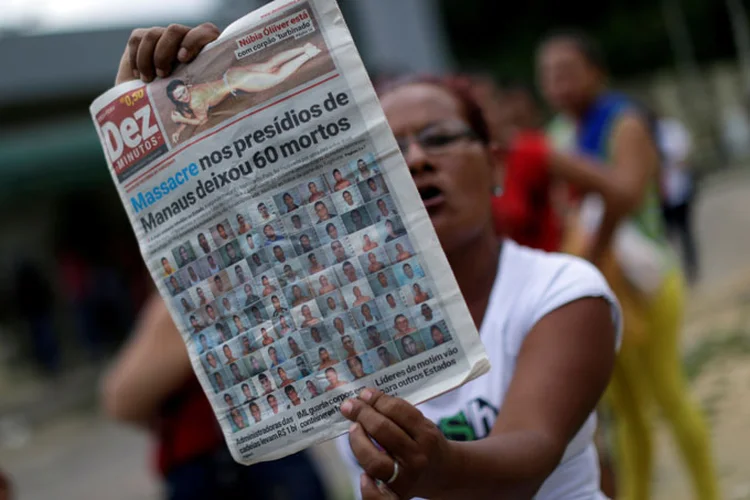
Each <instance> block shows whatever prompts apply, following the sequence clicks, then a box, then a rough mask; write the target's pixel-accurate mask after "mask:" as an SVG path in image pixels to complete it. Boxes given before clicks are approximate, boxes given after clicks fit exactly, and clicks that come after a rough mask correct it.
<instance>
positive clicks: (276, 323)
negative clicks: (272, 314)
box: [273, 314, 296, 338]
mask: <svg viewBox="0 0 750 500" xmlns="http://www.w3.org/2000/svg"><path fill="white" fill-rule="evenodd" d="M273 327H274V329H275V330H276V335H278V337H279V338H283V337H286V336H287V335H289V334H290V333H291V332H293V331H294V330H296V325H295V322H294V319H293V316H292V315H291V314H282V315H281V316H279V317H278V318H274V319H273Z"/></svg>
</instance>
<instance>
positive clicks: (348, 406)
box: [341, 401, 352, 415]
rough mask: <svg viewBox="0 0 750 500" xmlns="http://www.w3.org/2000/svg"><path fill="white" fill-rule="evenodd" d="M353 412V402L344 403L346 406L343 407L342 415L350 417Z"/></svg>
mask: <svg viewBox="0 0 750 500" xmlns="http://www.w3.org/2000/svg"><path fill="white" fill-rule="evenodd" d="M351 411H352V402H351V401H344V404H342V405H341V413H343V414H344V415H348V414H349V413H351Z"/></svg>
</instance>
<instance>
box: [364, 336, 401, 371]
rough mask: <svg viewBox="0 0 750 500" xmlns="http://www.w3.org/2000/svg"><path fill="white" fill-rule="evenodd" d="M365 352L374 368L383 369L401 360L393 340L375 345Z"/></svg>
mask: <svg viewBox="0 0 750 500" xmlns="http://www.w3.org/2000/svg"><path fill="white" fill-rule="evenodd" d="M367 354H368V357H369V358H370V362H371V363H372V365H373V366H374V367H375V369H376V370H384V369H386V368H389V367H391V366H393V365H395V364H397V363H398V362H399V361H401V358H400V357H399V355H398V351H397V350H396V344H395V343H394V342H389V343H386V344H384V345H381V346H379V347H376V348H375V349H374V350H372V351H368V353H367Z"/></svg>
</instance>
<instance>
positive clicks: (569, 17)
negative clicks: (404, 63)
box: [440, 0, 750, 82]
mask: <svg viewBox="0 0 750 500" xmlns="http://www.w3.org/2000/svg"><path fill="white" fill-rule="evenodd" d="M662 1H663V0H656V1H654V0H610V1H608V2H601V3H594V2H588V1H581V0H577V1H567V2H558V1H554V0H514V1H510V2H509V1H507V0H506V1H497V0H496V1H489V0H460V1H457V0H440V3H441V5H442V9H443V16H444V19H445V22H446V24H447V26H448V32H449V35H450V39H451V44H452V47H453V50H454V54H455V56H456V58H457V61H458V65H459V67H460V68H461V69H465V70H476V69H477V68H481V69H483V70H485V71H488V72H490V73H492V74H494V75H495V76H504V77H513V78H518V79H521V80H525V81H527V82H529V81H531V79H532V77H533V69H534V55H535V49H536V45H537V43H538V42H539V41H540V39H541V38H543V37H544V36H545V35H546V34H548V33H550V32H551V31H553V30H555V29H560V28H563V29H570V28H573V29H577V30H583V31H585V32H587V33H588V34H589V35H591V36H593V37H594V38H596V39H597V40H598V41H599V42H600V43H601V45H602V48H603V49H604V51H605V53H606V55H607V63H608V65H609V67H610V69H611V71H612V74H613V75H614V76H615V77H618V76H619V77H633V76H634V75H638V74H642V73H646V72H650V71H653V70H654V69H657V68H663V67H668V66H673V65H674V54H673V51H672V46H671V44H670V39H669V35H668V33H667V29H666V26H665V22H664V17H663V10H662V6H661V2H662ZM680 2H681V5H682V8H683V10H684V12H685V18H686V22H687V25H688V29H689V31H690V36H691V38H692V41H693V50H694V52H695V55H696V58H697V59H698V61H699V63H703V62H708V61H712V60H715V59H722V58H731V57H733V56H734V54H735V47H734V42H733V38H732V31H731V26H730V23H729V18H728V13H727V9H726V5H725V3H724V1H723V0H680ZM743 3H746V4H748V3H750V0H743Z"/></svg>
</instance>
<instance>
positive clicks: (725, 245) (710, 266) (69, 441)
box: [0, 171, 750, 500]
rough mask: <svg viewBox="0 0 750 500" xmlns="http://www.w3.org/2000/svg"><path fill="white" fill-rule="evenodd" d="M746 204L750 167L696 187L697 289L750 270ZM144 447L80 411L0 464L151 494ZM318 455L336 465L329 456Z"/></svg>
mask: <svg viewBox="0 0 750 500" xmlns="http://www.w3.org/2000/svg"><path fill="white" fill-rule="evenodd" d="M748 211H750V171H740V172H730V173H727V174H721V175H717V176H715V177H714V178H712V179H710V180H709V182H708V183H707V184H706V185H705V187H704V188H703V189H702V191H701V194H700V198H699V200H698V206H697V207H696V214H695V220H696V224H697V227H696V229H697V236H698V240H699V243H700V248H701V259H702V267H703V274H702V280H701V283H700V286H699V287H698V288H699V290H700V292H701V294H703V293H707V294H710V290H713V289H715V288H717V287H721V286H722V284H723V283H725V282H728V281H731V280H735V279H736V278H737V277H738V276H741V275H743V273H744V274H745V275H748V276H750V274H748V273H746V272H745V271H750V262H749V261H748V260H747V257H746V251H747V249H750V217H748V216H747V214H748ZM148 453H149V446H148V440H147V438H146V436H145V435H143V434H142V433H139V432H137V431H134V430H130V429H125V428H122V427H119V426H117V425H114V424H112V423H109V422H107V421H105V420H103V419H102V418H100V417H98V416H96V415H92V414H90V413H89V414H85V413H83V414H81V413H79V414H74V415H71V416H69V417H67V418H65V419H57V420H56V421H55V422H54V423H52V424H46V425H44V426H42V427H41V428H39V429H37V430H35V431H34V432H33V434H32V436H31V439H30V440H29V441H28V443H27V444H25V445H24V446H23V447H21V448H19V449H10V448H8V447H6V448H5V449H3V448H0V467H2V468H3V469H4V470H6V471H7V472H8V473H9V474H10V475H11V476H12V479H13V481H14V483H15V487H16V491H17V493H18V500H47V499H49V498H56V499H58V500H89V499H91V500H99V499H105V498H106V499H107V500H138V499H155V498H158V486H157V484H156V482H155V481H154V479H153V477H152V476H151V475H150V474H149V469H148V465H149V463H148V461H147V459H148V456H149V455H148ZM320 462H324V463H325V466H326V467H327V468H328V469H329V470H331V469H335V468H336V465H335V463H332V462H331V461H330V460H329V457H327V458H326V459H325V460H320ZM334 475H335V474H334ZM340 487H341V483H340V484H339V488H337V489H339V491H340ZM660 498H661V497H660ZM663 498H670V496H669V495H667V496H664V497H663Z"/></svg>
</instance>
